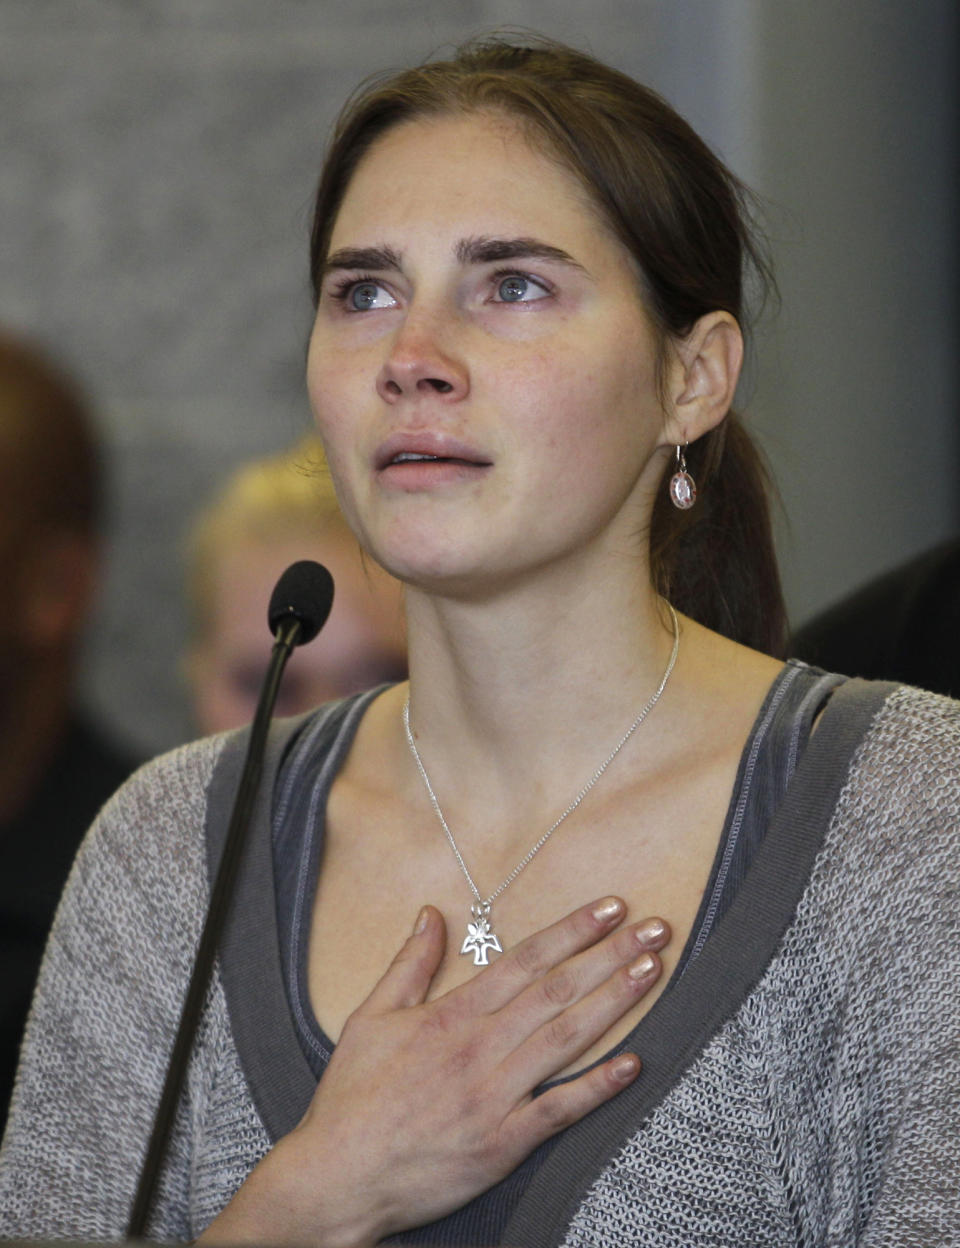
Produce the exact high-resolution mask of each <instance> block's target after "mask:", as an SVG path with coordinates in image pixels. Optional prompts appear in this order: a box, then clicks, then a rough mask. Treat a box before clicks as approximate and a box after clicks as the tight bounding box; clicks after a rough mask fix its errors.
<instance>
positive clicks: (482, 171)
mask: <svg viewBox="0 0 960 1248" xmlns="http://www.w3.org/2000/svg"><path fill="white" fill-rule="evenodd" d="M417 226H420V227H422V228H423V229H424V231H425V232H426V233H429V234H431V235H433V236H434V237H436V235H437V232H438V231H441V232H443V234H444V236H445V237H446V235H448V234H449V233H450V232H451V231H453V232H454V233H455V234H457V235H458V236H472V235H489V234H493V233H496V234H501V233H504V234H509V235H523V236H529V235H535V236H537V237H541V238H543V239H544V241H548V242H551V243H556V244H557V245H558V246H563V245H564V244H563V242H562V241H561V239H560V238H559V237H555V236H556V235H561V236H563V237H566V238H567V239H572V238H574V237H577V236H579V238H580V239H581V241H582V242H586V241H587V240H588V239H589V238H590V236H603V240H604V242H606V243H607V244H608V245H615V246H617V247H619V246H620V244H619V243H618V241H617V240H616V239H615V238H614V236H613V234H612V232H611V231H610V230H609V229H608V228H607V226H606V224H605V223H604V222H603V221H602V219H601V216H600V212H599V209H598V207H597V205H596V203H595V202H594V200H593V199H592V197H591V196H590V195H589V194H588V193H587V191H586V189H585V188H584V186H583V185H582V183H581V182H580V180H579V179H578V178H577V177H576V176H575V174H573V173H572V172H571V171H570V170H568V169H566V168H565V167H564V166H563V165H562V164H561V163H560V161H559V159H558V158H556V157H555V156H554V155H553V153H552V151H550V150H549V149H548V148H547V147H546V144H545V143H543V144H538V143H537V141H536V136H535V135H534V134H531V133H530V131H529V129H528V128H524V127H522V126H521V125H520V124H519V123H518V122H516V121H514V120H512V119H511V118H509V117H506V116H503V115H499V114H488V113H469V114H452V115H442V116H439V117H431V118H418V119H416V120H413V121H407V122H403V123H401V124H400V125H398V126H395V127H394V128H393V129H391V130H389V131H387V133H386V134H384V135H382V136H381V137H380V138H379V139H378V140H377V141H376V142H375V143H374V144H373V146H372V147H371V148H370V150H369V151H368V152H367V153H366V154H365V155H364V157H363V158H362V159H361V160H360V162H359V164H358V166H357V169H356V171H355V172H354V174H353V177H352V179H351V181H350V183H349V185H348V187H347V191H346V194H345V195H344V198H343V203H342V204H341V207H340V211H339V212H338V214H337V217H336V220H335V222H334V228H333V232H332V235H331V241H330V247H331V250H334V249H336V248H338V247H341V246H344V245H353V244H356V243H358V242H363V243H369V242H371V241H377V242H379V241H389V240H387V239H385V238H381V236H382V235H384V234H385V233H386V232H388V231H389V230H390V229H391V227H395V228H402V227H407V228H415V227H417Z"/></svg>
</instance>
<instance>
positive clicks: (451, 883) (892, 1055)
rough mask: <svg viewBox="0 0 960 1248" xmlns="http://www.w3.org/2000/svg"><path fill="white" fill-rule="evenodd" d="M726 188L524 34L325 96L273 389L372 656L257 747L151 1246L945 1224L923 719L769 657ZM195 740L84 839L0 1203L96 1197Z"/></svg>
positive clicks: (219, 805)
mask: <svg viewBox="0 0 960 1248" xmlns="http://www.w3.org/2000/svg"><path fill="white" fill-rule="evenodd" d="M741 202H742V201H741V194H740V191H739V188H738V186H737V184H736V183H735V181H734V180H733V179H732V177H731V176H730V175H729V173H727V171H726V170H724V169H723V167H722V166H721V165H720V164H719V162H718V161H717V160H716V159H715V158H714V157H713V156H712V155H711V154H710V153H709V152H708V151H707V150H706V149H705V148H704V146H703V144H702V143H701V142H700V141H699V140H698V139H697V138H696V136H695V135H694V134H693V133H692V132H691V131H690V130H689V128H688V127H687V126H686V125H685V124H684V123H683V122H682V121H680V120H679V118H677V117H676V115H675V114H673V113H672V111H671V110H670V109H669V108H667V107H666V106H665V105H664V104H663V103H662V102H661V101H659V100H658V99H657V98H656V97H654V96H652V95H651V94H650V93H648V92H646V91H645V90H643V89H642V88H639V87H637V86H636V85H635V84H632V83H631V82H629V80H625V79H623V78H622V77H621V76H620V75H618V74H616V73H614V72H613V71H610V70H608V69H606V68H605V67H603V66H599V65H597V64H596V63H595V62H594V61H592V60H591V59H590V58H587V57H583V56H580V55H579V54H576V53H572V52H569V51H567V50H565V49H562V48H556V47H554V46H552V45H545V46H537V47H535V48H533V49H524V48H515V47H512V46H509V45H504V44H502V43H498V42H493V43H487V44H480V45H476V46H472V47H469V48H467V49H465V50H464V51H463V52H461V53H460V54H459V55H458V57H457V59H456V60H455V61H454V62H452V63H450V64H437V65H433V66H429V67H427V68H425V69H423V70H419V71H411V72H410V73H409V74H405V75H400V76H399V77H397V78H395V79H393V80H391V81H388V82H387V83H386V84H385V85H382V86H380V87H376V86H374V87H372V88H370V89H369V90H368V91H366V92H365V93H363V94H362V95H360V96H359V97H358V98H357V99H356V100H355V101H354V102H353V103H352V104H351V105H350V106H349V107H348V110H347V112H346V114H345V116H344V118H343V119H342V122H341V126H340V129H339V131H338V134H337V136H336V138H335V141H334V144H333V148H332V152H331V155H330V157H329V159H328V162H327V166H326V169H325V172H324V176H323V179H322V181H321V186H320V191H319V196H318V204H317V212H316V218H315V226H314V237H313V275H314V283H315V290H316V295H317V315H316V322H315V325H314V329H313V334H312V339H311V344H310V353H309V363H308V387H309V391H310V396H311V400H312V403H313V407H314V410H315V413H316V418H317V423H318V427H319V430H320V433H321V435H322V437H323V440H324V443H325V446H326V450H327V455H328V458H329V461H330V465H331V469H332V472H333V475H334V479H335V481H336V483H337V489H338V495H339V498H340V502H341V505H342V507H343V510H344V512H345V514H346V515H347V517H348V519H349V521H350V523H351V525H352V527H353V528H354V529H355V531H356V532H357V534H358V536H359V538H360V540H361V542H362V544H363V545H364V546H365V547H366V548H367V549H368V550H369V551H370V552H371V553H372V555H373V556H374V557H375V558H376V559H377V560H378V561H379V562H381V563H382V564H383V565H384V566H385V567H386V568H387V569H388V570H389V571H391V572H392V573H393V574H394V575H396V576H398V577H399V578H400V579H402V580H403V581H404V582H405V584H406V586H407V613H408V626H409V647H410V650H409V653H410V682H409V687H407V686H405V685H397V686H394V687H392V688H388V689H387V690H385V691H381V692H378V693H376V694H371V695H362V696H361V697H360V698H358V699H355V700H353V701H348V702H346V703H339V704H335V705H334V706H331V707H326V708H323V709H321V710H320V711H319V712H317V713H316V714H315V715H314V716H312V717H309V718H308V719H307V720H306V721H299V722H297V723H295V724H293V725H288V726H287V727H285V728H282V729H281V730H280V732H279V733H278V737H277V741H276V742H275V745H274V751H273V756H272V760H271V762H270V764H269V766H268V769H267V792H268V795H269V800H268V801H267V802H266V803H265V810H264V812H263V813H262V818H261V825H260V827H259V828H258V839H257V842H256V844H255V846H254V847H253V851H252V856H251V859H250V861H249V862H248V864H247V872H246V878H245V880H244V882H243V883H242V884H241V888H240V891H239V894H238V896H237V899H236V905H235V910H234V915H233V919H232V928H231V931H230V932H229V933H228V937H227V940H226V944H225V947H224V952H223V957H222V959H221V963H220V967H219V972H218V976H217V978H216V982H215V984H214V987H213V989H212V992H211V997H210V1001H209V1005H208V1010H207V1014H206V1018H205V1021H204V1026H203V1028H202V1030H201V1035H200V1037H199V1039H198V1044H197V1049H196V1052H195V1055H194V1058H193V1062H192V1066H191V1071H190V1078H189V1086H188V1091H187V1094H186V1098H185V1102H184V1104H183V1106H182V1109H181V1113H180V1117H179V1119H178V1123H177V1127H176V1131H175V1135H174V1140H173V1144H172V1148H171V1154H170V1159H169V1162H168V1167H167V1171H166V1174H165V1176H164V1179H163V1182H162V1183H161V1189H160V1194H159V1198H158V1202H157V1208H156V1211H155V1216H154V1223H153V1229H154V1232H155V1233H156V1234H157V1235H162V1236H164V1237H167V1238H188V1237H191V1236H196V1235H200V1236H201V1239H202V1241H203V1242H210V1243H221V1242H222V1243H230V1242H234V1243H237V1242H243V1241H247V1240H258V1241H264V1242H266V1241H270V1242H311V1243H317V1244H324V1245H333V1244H351V1245H352V1244H371V1243H374V1242H377V1241H378V1240H382V1239H384V1238H385V1237H390V1236H396V1237H398V1240H399V1241H401V1242H409V1243H417V1242H435V1243H472V1244H476V1243H489V1242H503V1243H523V1244H524V1245H527V1244H539V1243H544V1244H551V1243H558V1242H566V1243H571V1244H574V1243H575V1244H610V1243H621V1242H630V1243H642V1244H650V1245H653V1244H656V1245H658V1246H659V1248H663V1246H665V1245H686V1246H688V1245H690V1244H718V1245H719V1244H730V1243H744V1244H747V1243H749V1244H762V1243H770V1244H787V1243H789V1244H795V1243H811V1244H812V1243H828V1242H829V1243H838V1244H839V1243H843V1244H848V1243H854V1242H860V1243H898V1244H902V1243H907V1242H909V1243H917V1244H920V1243H923V1244H927V1243H934V1242H945V1238H949V1236H948V1234H947V1232H948V1230H949V1229H950V1228H952V1229H953V1230H954V1231H956V1229H957V1227H956V1225H955V1219H956V1211H955V1208H954V1207H953V1206H952V1205H951V1202H952V1201H954V1196H953V1194H952V1193H953V1191H954V1190H955V1188H951V1187H950V1184H949V1183H946V1184H945V1182H944V1180H945V1175H946V1172H947V1171H948V1170H953V1171H955V1169H956V1163H957V1143H956V1141H957V1138H958V1135H957V1133H956V1131H955V1130H954V1129H953V1128H952V1127H951V1126H950V1124H949V1122H948V1121H947V1119H948V1117H949V1114H950V1113H951V1112H953V1113H955V1111H952V1110H949V1109H945V1108H944V1107H945V1106H950V1105H952V1104H953V1103H954V1099H955V1098H954V1099H951V1098H953V1094H954V1091H955V1088H956V1084H957V1078H956V1076H957V1071H956V1063H957V1048H958V1046H957V1043H956V1041H957V1020H956V1018H955V1011H954V1008H953V1005H952V993H947V992H946V991H945V988H944V974H943V969H944V965H945V957H946V950H947V939H948V934H949V930H950V927H951V925H952V926H953V927H954V928H955V925H956V907H957V902H956V896H957V889H956V875H957V868H956V845H955V840H956V836H955V831H954V829H955V824H956V814H957V810H958V807H960V787H958V785H957V782H956V778H955V766H954V763H955V758H956V749H957V739H958V727H957V708H956V705H955V704H953V703H949V702H944V701H942V700H938V699H936V698H933V697H931V696H929V695H925V694H921V693H918V692H916V691H909V690H899V689H892V688H891V687H888V686H880V687H876V686H864V685H863V684H858V683H856V682H844V680H843V678H841V677H834V676H826V675H824V674H823V673H821V672H818V671H815V670H813V669H809V668H804V667H803V666H802V665H796V664H787V665H784V664H783V663H782V662H781V661H780V659H779V658H777V657H770V656H771V654H774V655H776V653H777V648H778V646H779V644H780V642H779V638H780V637H781V635H782V620H783V614H782V608H781V606H780V601H779V594H778V590H777V587H776V578H775V572H774V568H773V562H772V556H771V554H770V538H769V527H768V524H767V519H766V508H765V504H764V501H763V495H762V489H761V477H760V474H759V472H758V469H757V466H756V459H755V456H754V455H753V452H752V451H751V450H750V447H749V443H748V442H747V440H746V438H745V436H744V435H743V433H742V432H741V431H740V429H739V426H738V425H736V424H735V423H734V422H733V418H732V417H731V416H730V404H731V401H732V398H733V394H734V389H735V386H736V381H737V376H738V372H739V367H740V362H741V356H742V333H741V320H742V318H743V297H742V285H743V274H744V267H745V264H746V263H747V261H749V260H750V259H755V257H756V253H755V251H754V250H753V249H752V248H751V245H750V243H749V236H748V234H747V230H746V226H745V224H744V217H743V212H742V208H741ZM670 499H672V503H671V501H670ZM691 503H693V504H694V505H693V506H692V507H691V506H690V504H691ZM668 600H669V602H670V603H672V604H673V605H672V606H668V605H667V603H668ZM744 643H746V644H744ZM765 651H766V653H765ZM408 699H409V700H408ZM237 756H238V747H237V745H236V743H235V742H227V744H224V742H223V741H222V740H220V739H214V740H212V741H207V742H205V743H200V744H199V745H197V746H194V747H190V748H188V749H187V750H186V751H184V752H182V753H180V754H178V755H175V756H173V757H172V758H168V759H166V760H161V761H160V762H159V763H157V764H155V765H154V766H153V768H152V770H149V771H147V772H146V773H144V774H143V775H142V776H141V778H140V779H139V781H137V782H136V783H135V784H134V785H132V786H130V787H128V788H127V789H125V790H124V791H122V792H121V794H120V795H119V796H118V798H117V799H116V801H115V802H114V804H113V805H112V807H111V808H110V809H109V810H108V811H107V812H106V813H105V815H104V817H103V819H102V821H101V824H100V826H99V828H98V830H97V831H95V832H94V833H93V835H92V838H91V840H90V842H88V845H87V847H86V849H85V851H84V853H83V855H82V856H81V858H80V860H79V863H78V866H77V869H76V874H75V877H74V881H73V884H72V886H71V890H70V893H69V895H68V897H67V899H66V901H65V903H64V906H63V909H62V912H61V915H60V921H59V925H58V931H57V934H56V936H55V938H54V944H53V946H52V949H51V952H50V954H49V956H48V961H47V966H46V971H45V975H44V978H43V981H42V983H41V987H40V990H39V994H38V999H37V1003H36V1006H35V1014H34V1019H33V1024H32V1029H31V1034H30V1039H29V1040H28V1045H27V1051H26V1056H25V1060H24V1065H23V1069H22V1074H21V1081H20V1085H19V1091H18V1094H17V1098H16V1100H15V1104H14V1126H13V1129H12V1131H11V1135H10V1138H9V1140H8V1143H7V1152H6V1157H5V1161H4V1169H3V1171H2V1177H0V1194H2V1201H0V1203H3V1205H4V1207H5V1208H6V1207H9V1208H11V1209H14V1210H15V1212H14V1213H13V1214H11V1215H5V1217H6V1223H5V1224H3V1225H4V1229H7V1228H11V1229H12V1230H14V1231H15V1232H16V1233H19V1234H26V1233H30V1234H34V1235H39V1234H52V1233H56V1232H59V1233H61V1234H63V1233H68V1234H72V1235H77V1236H79V1235H90V1236H92V1235H95V1234H99V1235H110V1234H114V1235H115V1234H117V1233H119V1232H120V1231H121V1230H122V1227H123V1225H124V1219H125V1215H126V1212H127V1209H128V1205H129V1200H130V1196H131V1193H132V1191H133V1185H134V1175H133V1173H132V1172H133V1171H134V1170H135V1168H136V1165H137V1163H138V1160H139V1157H140V1156H142V1152H143V1140H144V1137H145V1134H146V1132H147V1129H148V1126H149V1117H150V1113H151V1111H152V1106H153V1104H154V1103H155V1101H156V1096H157V1087H158V1083H159V1079H160V1074H161V1071H162V1066H163V1060H164V1058H163V1054H162V1050H164V1049H165V1044H164V1043H163V1041H164V1040H165V1039H166V1037H168V1036H169V1035H170V1034H171V1031H172V1027H173V1022H174V1020H175V1017H176V1009H177V1002H178V1000H179V997H180V995H181V994H182V990H183V983H184V978H185V975H186V968H187V966H188V963H189V956H190V950H191V948H192V944H193V942H194V940H195V935H196V930H197V927H198V924H199V915H200V912H201V910H202V902H203V897H204V894H205V889H206V884H205V878H204V865H203V858H204V854H210V856H211V857H212V858H214V859H215V857H216V853H217V848H218V844H219V837H220V835H221V825H222V822H223V809H224V807H225V805H226V799H227V796H228V794H229V792H230V787H231V778H232V776H233V775H234V774H235V769H236V758H237ZM948 765H949V768H950V770H949V771H948ZM950 842H952V843H950ZM160 846H162V852H161V850H160V848H159V847H160ZM105 899H106V900H105ZM121 899H122V903H121ZM171 912H173V913H174V914H175V915H176V916H177V917H176V922H175V923H171ZM656 915H661V916H663V917H662V919H658V918H651V917H646V916H656ZM411 926H412V931H411V934H410V935H409V937H408V938H407V939H406V941H405V942H404V941H403V934H404V933H405V932H407V931H410V930H411ZM93 933H95V937H94V935H93ZM400 946H402V947H400ZM398 947H400V952H399V953H397V952H396V950H397V948H398ZM391 959H392V960H391ZM78 966H82V969H83V974H82V975H80V974H79V973H78V971H77V967H78ZM106 1015H109V1022H110V1025H109V1026H107V1025H106V1022H105V1016H106ZM53 1037H56V1041H54V1039H53ZM334 1042H336V1049H335V1051H334V1050H333V1043H334ZM166 1043H169V1041H166ZM641 1061H642V1063H643V1066H642V1068H641V1065H640V1063H641ZM45 1065H47V1066H48V1067H50V1066H53V1069H49V1068H48V1069H46V1070H45V1069H44V1066H45ZM578 1072H583V1073H578ZM320 1075H322V1078H319V1083H318V1082H317V1080H318V1076H320ZM570 1076H575V1077H570ZM33 1176H38V1177H33ZM951 1218H952V1219H954V1221H953V1222H951ZM205 1228H206V1230H205ZM8 1233H10V1231H9V1230H8Z"/></svg>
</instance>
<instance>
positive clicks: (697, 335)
mask: <svg viewBox="0 0 960 1248" xmlns="http://www.w3.org/2000/svg"><path fill="white" fill-rule="evenodd" d="M742 364H743V334H742V333H741V331H740V326H739V325H738V324H737V321H736V319H735V318H734V317H733V316H731V315H730V313H729V312H719V311H718V312H708V313H707V314H706V315H705V316H701V317H700V319H699V320H698V321H697V323H696V325H694V327H693V329H692V330H691V331H690V333H689V334H688V335H687V336H686V338H683V339H681V340H680V341H678V342H676V343H675V344H674V358H673V360H672V362H671V365H670V370H669V390H668V398H669V401H670V407H669V409H668V411H667V414H666V419H665V421H664V437H665V439H666V441H667V442H668V443H679V444H681V445H682V444H683V443H684V442H695V441H696V440H697V438H699V437H702V436H703V434H705V433H709V431H710V430H711V429H713V428H715V426H717V425H719V423H720V421H721V420H723V418H724V416H726V414H727V412H728V411H729V410H730V405H731V403H732V402H733V396H734V393H735V391H736V389H737V381H738V380H739V377H740V368H741V366H742Z"/></svg>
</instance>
